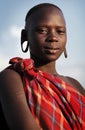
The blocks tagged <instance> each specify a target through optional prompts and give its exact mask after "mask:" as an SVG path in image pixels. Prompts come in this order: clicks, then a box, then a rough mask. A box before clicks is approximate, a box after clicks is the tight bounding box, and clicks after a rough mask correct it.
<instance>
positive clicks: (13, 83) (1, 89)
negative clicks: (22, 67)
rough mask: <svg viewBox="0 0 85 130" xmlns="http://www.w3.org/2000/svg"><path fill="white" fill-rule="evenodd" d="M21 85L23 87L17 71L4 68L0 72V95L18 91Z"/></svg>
mask: <svg viewBox="0 0 85 130" xmlns="http://www.w3.org/2000/svg"><path fill="white" fill-rule="evenodd" d="M17 86H18V87H17ZM21 86H22V87H23V85H22V80H21V77H20V75H19V74H18V73H17V72H15V71H14V70H11V69H6V70H3V71H2V72H0V95H3V93H4V94H5V93H7V92H9V93H12V92H17V91H19V92H20V90H21V89H22V87H21Z"/></svg>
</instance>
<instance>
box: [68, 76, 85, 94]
mask: <svg viewBox="0 0 85 130" xmlns="http://www.w3.org/2000/svg"><path fill="white" fill-rule="evenodd" d="M66 79H67V82H68V83H69V84H70V85H71V86H73V87H74V88H75V89H77V90H78V91H79V92H80V93H82V94H83V95H84V96H85V89H84V87H83V86H82V85H81V84H80V82H79V81H78V80H76V79H74V78H72V77H66Z"/></svg>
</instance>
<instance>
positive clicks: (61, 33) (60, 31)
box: [57, 29, 65, 35]
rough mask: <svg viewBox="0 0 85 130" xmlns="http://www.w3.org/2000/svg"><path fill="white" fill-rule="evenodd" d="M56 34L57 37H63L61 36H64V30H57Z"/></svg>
mask: <svg viewBox="0 0 85 130" xmlns="http://www.w3.org/2000/svg"><path fill="white" fill-rule="evenodd" d="M57 33H58V34H59V35H63V34H65V30H61V29H59V30H57Z"/></svg>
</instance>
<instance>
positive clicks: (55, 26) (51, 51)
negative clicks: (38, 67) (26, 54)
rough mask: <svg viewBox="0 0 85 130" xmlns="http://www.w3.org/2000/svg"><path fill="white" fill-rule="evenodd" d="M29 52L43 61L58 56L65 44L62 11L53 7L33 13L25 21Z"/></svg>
mask: <svg viewBox="0 0 85 130" xmlns="http://www.w3.org/2000/svg"><path fill="white" fill-rule="evenodd" d="M26 30H27V37H28V42H29V46H30V53H31V54H32V55H34V56H35V57H37V58H38V59H40V60H41V61H44V62H51V61H55V60H56V59H58V58H59V56H60V55H61V53H62V52H63V51H64V49H65V45H66V25H65V20H64V17H63V15H62V13H61V12H60V11H59V10H58V9H57V8H55V7H49V8H45V7H44V8H43V9H41V10H40V11H39V10H38V11H36V12H35V13H33V14H32V15H31V16H30V18H29V19H28V21H27V26H26Z"/></svg>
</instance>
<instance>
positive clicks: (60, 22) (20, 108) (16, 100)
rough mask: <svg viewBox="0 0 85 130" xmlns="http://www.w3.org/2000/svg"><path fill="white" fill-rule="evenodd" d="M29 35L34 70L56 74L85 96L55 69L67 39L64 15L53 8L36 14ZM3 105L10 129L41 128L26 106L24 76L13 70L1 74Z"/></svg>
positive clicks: (72, 82) (84, 92)
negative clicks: (22, 78)
mask: <svg viewBox="0 0 85 130" xmlns="http://www.w3.org/2000/svg"><path fill="white" fill-rule="evenodd" d="M49 10H51V12H50V14H49ZM41 13H42V16H41ZM34 19H36V21H35V22H36V23H35V22H34ZM40 19H41V20H40ZM28 23H29V24H28ZM34 23H35V24H34ZM26 33H27V37H26V38H27V40H28V41H29V47H30V52H31V55H30V56H31V58H32V59H33V60H34V61H35V67H37V68H38V69H39V70H42V71H46V72H48V73H50V74H56V76H58V77H60V78H61V79H63V80H64V81H66V82H67V83H69V84H70V85H71V86H73V87H74V88H75V89H77V90H78V91H79V92H80V93H82V94H83V95H84V96H85V91H84V89H83V87H82V86H81V85H80V83H79V82H78V81H76V80H75V79H73V78H70V77H64V76H61V75H59V74H58V73H57V71H56V69H55V62H56V60H57V59H58V58H59V57H60V55H61V54H62V52H63V51H64V49H65V46H66V39H67V38H66V24H65V20H64V17H63V15H62V13H61V12H60V11H59V10H58V9H56V8H54V7H49V8H48V9H46V8H44V10H40V11H39V13H38V12H37V11H36V12H35V13H33V14H32V15H31V16H30V19H28V21H27V25H26ZM22 37H23V36H22ZM23 39H25V38H24V37H23ZM0 102H1V105H2V108H3V112H4V114H5V118H6V121H7V123H8V126H9V128H10V130H19V129H20V130H39V129H40V128H39V127H38V125H37V124H36V122H35V120H34V118H33V116H32V115H31V112H30V110H29V107H28V105H27V101H26V97H25V93H24V89H23V83H22V80H21V77H20V75H19V74H18V73H17V72H15V71H13V70H10V69H7V70H4V71H3V72H1V74H0Z"/></svg>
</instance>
